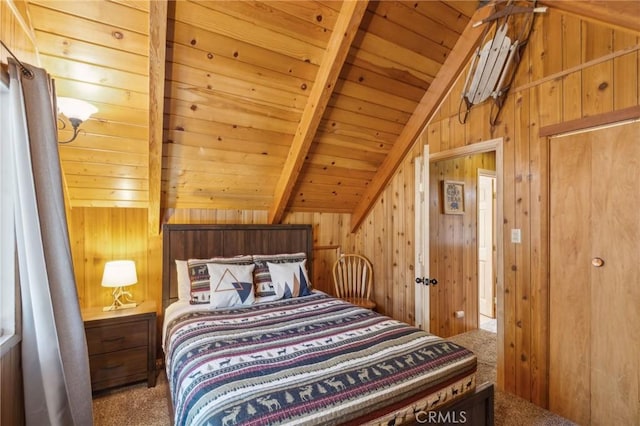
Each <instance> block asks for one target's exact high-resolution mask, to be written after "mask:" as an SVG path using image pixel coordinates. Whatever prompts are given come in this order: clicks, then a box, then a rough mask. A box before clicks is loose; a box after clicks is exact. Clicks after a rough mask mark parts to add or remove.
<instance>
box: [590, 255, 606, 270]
mask: <svg viewBox="0 0 640 426" xmlns="http://www.w3.org/2000/svg"><path fill="white" fill-rule="evenodd" d="M591 264H592V265H593V266H595V267H596V268H601V267H602V266H603V265H604V260H603V259H602V258H600V257H594V258H593V259H591Z"/></svg>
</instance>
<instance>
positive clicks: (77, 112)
mask: <svg viewBox="0 0 640 426" xmlns="http://www.w3.org/2000/svg"><path fill="white" fill-rule="evenodd" d="M57 104H58V111H60V112H61V113H63V114H64V115H65V116H67V118H77V119H79V120H81V121H85V120H87V119H88V118H89V117H91V115H92V114H95V113H96V112H98V108H96V107H95V106H93V105H91V104H90V103H89V102H85V101H83V100H80V99H74V98H64V97H59V98H58V99H57Z"/></svg>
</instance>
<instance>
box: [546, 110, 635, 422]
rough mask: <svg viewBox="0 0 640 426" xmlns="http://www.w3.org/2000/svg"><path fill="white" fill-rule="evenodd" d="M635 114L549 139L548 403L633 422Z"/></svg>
mask: <svg viewBox="0 0 640 426" xmlns="http://www.w3.org/2000/svg"><path fill="white" fill-rule="evenodd" d="M639 184H640V124H639V123H637V122H636V123H632V124H625V125H619V126H615V127H609V128H604V129H599V130H594V131H591V132H586V133H580V134H575V135H571V136H564V137H559V138H554V139H552V140H551V145H550V209H551V212H550V214H551V215H550V241H551V243H550V262H551V264H550V339H551V341H550V354H549V355H550V365H549V367H550V368H549V401H550V402H549V405H550V409H551V410H552V411H555V412H557V413H559V414H561V415H563V416H565V417H567V418H569V419H571V420H573V421H575V422H577V423H579V424H584V425H588V424H593V425H611V424H619V425H632V424H633V425H636V424H639V422H640V393H639V381H640V355H639V354H640V189H639Z"/></svg>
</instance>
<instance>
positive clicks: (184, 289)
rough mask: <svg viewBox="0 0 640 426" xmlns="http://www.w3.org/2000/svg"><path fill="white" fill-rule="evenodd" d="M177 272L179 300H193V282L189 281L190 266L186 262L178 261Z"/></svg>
mask: <svg viewBox="0 0 640 426" xmlns="http://www.w3.org/2000/svg"><path fill="white" fill-rule="evenodd" d="M176 272H177V274H178V300H186V301H187V302H188V301H189V300H191V280H190V279H189V266H188V265H187V261H186V260H178V259H176Z"/></svg>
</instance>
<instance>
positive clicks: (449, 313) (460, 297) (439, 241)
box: [416, 139, 504, 341]
mask: <svg viewBox="0 0 640 426" xmlns="http://www.w3.org/2000/svg"><path fill="white" fill-rule="evenodd" d="M502 144H503V142H502V139H495V140H491V141H486V142H480V143H476V144H472V145H467V146H464V147H461V148H455V149H452V150H448V151H443V152H438V153H435V154H430V155H428V152H429V151H428V148H426V150H425V153H426V154H427V155H428V158H429V160H428V161H426V160H425V159H424V158H422V159H421V160H420V161H417V162H416V167H418V163H419V162H421V163H423V165H422V168H423V169H425V168H426V169H427V171H426V172H425V171H423V172H422V173H419V172H418V170H416V178H417V179H418V177H419V175H422V176H425V175H426V176H428V178H427V179H424V180H416V247H417V250H416V275H417V278H420V279H421V281H422V282H421V283H417V284H416V318H421V319H422V321H421V323H422V328H424V329H425V330H428V331H430V332H431V333H433V334H437V335H439V336H442V337H449V336H452V335H455V334H459V333H463V332H465V331H469V330H473V329H477V328H478V327H479V299H478V293H479V291H478V290H479V288H478V280H477V274H478V262H477V250H478V248H477V245H476V240H477V235H476V222H477V217H476V210H477V206H476V189H475V188H476V185H477V169H478V168H481V169H490V168H492V167H487V166H486V164H487V163H486V161H485V160H480V161H478V160H477V158H482V156H483V155H484V154H490V155H491V158H493V166H494V167H493V168H495V175H496V176H495V177H496V180H495V181H496V191H495V192H496V202H495V218H496V219H495V220H496V223H502V194H501V186H502V179H501V176H502V163H503V154H502ZM427 155H425V156H427ZM478 156H479V157H478ZM484 158H487V156H486V155H485V156H484ZM451 161H452V162H451ZM483 161H484V162H483ZM443 164H444V167H439V166H440V165H443ZM447 164H448V165H447ZM462 168H465V169H467V171H465V172H463V171H461V169H462ZM436 169H437V170H436ZM445 178H446V179H447V180H453V181H459V182H464V188H463V191H464V199H465V207H464V209H463V211H462V212H459V213H457V214H451V213H445V212H444V210H443V198H442V197H443V195H442V190H443V181H444V180H445ZM419 189H422V190H423V194H422V195H421V196H422V197H423V198H424V202H423V203H418V201H419V196H418V191H419ZM422 205H424V206H425V207H424V208H423V207H421V206H422ZM425 210H426V211H425ZM492 215H493V214H492ZM427 217H428V218H429V219H428V226H426V224H425V222H426V218H427ZM421 228H423V229H424V228H428V233H424V234H427V235H429V237H428V239H427V240H426V242H425V237H424V236H421V235H418V234H419V229H421ZM493 228H494V233H493V234H494V235H495V244H494V245H495V252H496V253H497V255H496V258H495V262H494V266H495V268H494V273H495V276H496V279H495V280H494V281H495V282H496V286H495V293H494V294H495V297H496V298H497V299H496V308H495V314H494V316H495V317H496V320H497V321H498V326H497V331H498V341H501V340H502V339H501V336H500V327H499V322H500V317H501V312H502V311H501V306H502V303H503V297H501V289H502V277H503V264H504V261H503V259H502V253H503V251H502V250H501V248H502V244H503V242H502V227H501V226H494V227H493ZM423 247H424V248H423ZM423 254H424V255H423ZM421 273H422V274H423V276H421ZM424 278H428V280H426V282H427V283H428V284H429V285H427V284H426V283H425V280H424ZM433 280H437V282H438V283H437V284H436V285H433Z"/></svg>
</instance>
